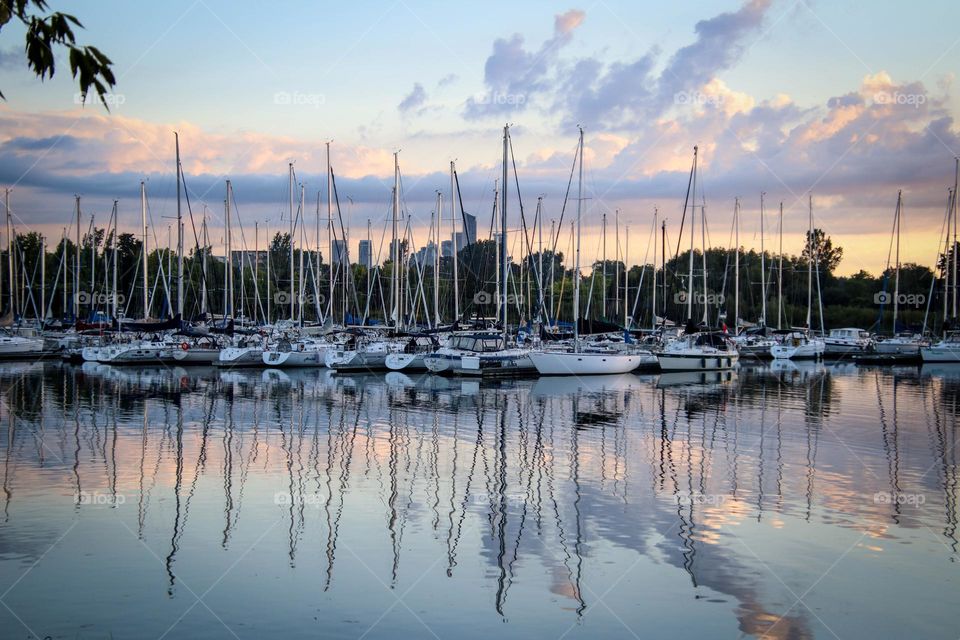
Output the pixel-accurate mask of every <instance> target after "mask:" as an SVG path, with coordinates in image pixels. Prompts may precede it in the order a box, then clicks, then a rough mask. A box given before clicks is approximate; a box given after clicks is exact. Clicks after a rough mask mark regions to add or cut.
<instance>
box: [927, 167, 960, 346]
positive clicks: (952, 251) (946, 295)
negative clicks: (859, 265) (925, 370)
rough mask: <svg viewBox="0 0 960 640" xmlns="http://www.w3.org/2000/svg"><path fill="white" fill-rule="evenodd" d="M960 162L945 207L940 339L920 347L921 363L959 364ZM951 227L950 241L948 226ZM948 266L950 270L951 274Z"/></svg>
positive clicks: (955, 170)
mask: <svg viewBox="0 0 960 640" xmlns="http://www.w3.org/2000/svg"><path fill="white" fill-rule="evenodd" d="M958 179H960V159H957V160H956V165H955V169H954V179H953V189H952V190H951V192H950V200H949V203H948V206H947V220H946V245H945V250H944V252H943V276H944V277H943V326H944V333H943V338H942V339H941V340H940V341H939V342H937V343H935V344H932V345H930V346H924V347H920V357H921V358H922V359H923V362H924V363H928V362H955V363H960V331H957V330H956V329H955V328H954V329H953V330H950V327H951V322H950V321H951V315H952V320H953V323H954V325H953V326H954V327H955V326H956V321H957V294H958V291H960V287H958V286H957V284H958V282H957V278H958V270H960V266H958V265H960V252H958V251H957V246H960V245H958V244H957V224H958V221H957V213H958V212H957V188H958V186H960V184H958V182H960V180H958ZM951 224H952V225H953V240H952V241H951V239H950V225H951ZM951 263H953V270H952V273H951ZM951 288H952V289H953V291H952V293H953V296H952V300H953V313H952V314H951V313H950V302H951V295H950V294H951Z"/></svg>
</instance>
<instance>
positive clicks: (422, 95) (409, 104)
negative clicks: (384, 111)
mask: <svg viewBox="0 0 960 640" xmlns="http://www.w3.org/2000/svg"><path fill="white" fill-rule="evenodd" d="M426 102H427V92H426V90H425V89H424V88H423V85H422V84H420V83H419V82H415V83H414V84H413V89H411V90H410V93H408V94H407V95H406V97H404V99H403V100H401V101H400V104H398V105H397V109H398V110H399V111H400V113H404V114H406V113H409V112H411V111H419V110H420V109H421V108H422V107H423V105H424V104H425V103H426Z"/></svg>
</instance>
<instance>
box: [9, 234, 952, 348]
mask: <svg viewBox="0 0 960 640" xmlns="http://www.w3.org/2000/svg"><path fill="white" fill-rule="evenodd" d="M813 246H815V247H816V253H815V255H817V256H818V260H817V263H816V266H817V269H816V272H815V273H814V277H813V278H812V282H813V293H812V296H811V300H812V307H813V309H812V313H811V318H812V325H813V328H815V329H816V328H819V327H820V325H821V320H820V310H821V308H822V311H823V322H822V324H823V326H825V327H826V328H828V329H829V328H831V327H840V326H856V327H862V328H870V329H874V330H884V331H891V330H892V304H891V302H892V294H893V291H894V276H895V272H894V270H893V269H892V268H891V269H887V270H886V271H885V272H884V273H882V274H878V275H876V276H874V275H872V274H869V273H867V272H865V271H859V272H857V273H855V274H853V275H850V276H837V275H835V271H836V269H837V267H838V265H839V264H840V262H841V260H842V257H843V250H842V248H840V247H834V246H833V244H832V242H831V240H830V238H829V237H827V236H825V235H824V234H823V233H822V232H821V231H820V230H815V232H814V236H813ZM16 247H17V249H16V251H15V256H14V257H15V265H16V273H17V278H16V280H17V283H16V286H15V287H14V292H13V293H14V295H13V296H12V300H13V302H14V309H15V311H16V313H17V314H18V315H21V316H24V317H28V318H29V317H35V316H36V315H41V312H40V311H39V308H40V301H41V297H40V282H41V267H40V264H41V263H40V260H39V257H40V254H41V237H40V235H39V234H37V233H27V234H20V235H18V236H17V237H16ZM114 247H116V262H117V269H116V270H117V291H118V293H119V296H118V297H119V300H120V305H119V306H120V311H121V312H123V313H125V314H126V315H128V316H132V317H139V316H141V315H142V314H143V300H144V297H143V275H142V266H141V265H142V252H141V250H142V242H141V240H140V239H139V238H137V237H136V236H134V235H133V234H129V233H121V234H119V236H117V237H116V242H114V236H113V234H109V235H108V234H106V232H105V231H104V230H103V229H95V230H93V231H92V232H90V233H88V234H86V235H85V236H83V237H82V239H81V243H80V270H79V273H78V272H77V269H76V256H77V245H76V243H75V242H73V241H71V240H70V239H64V240H61V241H60V242H59V243H58V244H56V245H54V246H48V247H47V251H46V253H45V255H44V266H45V272H46V288H45V291H44V293H45V295H44V300H45V305H46V307H47V309H46V313H43V315H45V317H47V318H70V319H72V318H76V317H79V318H90V317H91V316H92V315H93V314H94V313H96V312H104V313H106V314H108V315H109V314H111V313H112V307H111V305H112V299H113V298H112V293H113V262H114ZM401 251H402V255H405V256H409V251H408V250H407V246H406V244H405V243H402V244H401ZM808 254H810V252H809V251H808V250H805V251H804V252H803V253H802V254H801V255H800V256H793V255H784V256H783V258H782V261H781V259H780V258H779V256H777V255H776V254H773V253H770V252H767V253H766V254H765V256H763V257H762V258H761V255H760V253H759V252H758V251H756V250H753V249H751V250H746V249H740V252H739V263H740V264H739V313H740V318H741V319H743V320H744V321H747V322H751V323H756V322H758V321H760V319H761V317H762V316H763V308H764V301H765V302H766V324H767V325H768V326H772V327H777V326H782V327H784V328H786V327H791V326H793V327H797V326H804V325H805V324H806V320H807V301H808V276H809V272H808V266H809V265H810V259H809V257H808ZM497 255H498V254H497V247H496V245H495V243H494V242H493V241H489V240H486V241H479V242H475V243H472V244H470V245H468V246H466V247H464V248H463V249H462V250H461V251H460V252H459V253H458V260H457V262H458V264H457V276H458V278H457V280H456V282H457V284H458V287H456V288H457V289H458V292H459V305H458V307H459V311H460V315H461V317H462V318H465V319H471V318H478V317H486V318H493V317H495V316H496V313H497V293H498V291H499V288H498V282H502V277H503V274H502V273H500V272H499V269H498V262H497ZM204 256H205V257H206V271H205V273H206V275H204V266H203V265H204ZM268 256H269V257H268ZM233 258H234V259H233V263H234V264H233V274H232V275H233V291H234V297H233V300H232V302H231V301H229V300H227V299H226V298H227V296H226V291H227V265H226V264H225V261H224V259H223V257H222V256H219V257H217V256H213V254H212V248H211V247H205V248H204V247H201V248H199V249H198V248H197V247H193V248H192V249H189V250H187V251H186V252H185V256H184V264H183V271H184V292H183V295H184V316H185V317H186V318H188V319H189V318H193V317H196V316H197V315H199V314H200V312H201V307H202V304H203V302H204V300H203V294H202V292H203V291H204V289H205V290H206V309H207V311H208V312H209V313H211V314H213V315H216V316H222V315H223V314H224V313H225V311H227V312H230V313H231V315H234V316H236V317H240V316H243V317H247V318H250V319H257V320H259V321H263V320H265V318H266V317H267V316H268V314H269V318H270V319H271V320H277V319H280V318H288V317H289V316H290V299H291V297H292V296H293V292H294V291H302V293H303V294H304V304H303V310H302V317H303V319H304V320H305V321H315V320H317V319H318V318H319V317H322V316H325V315H326V314H327V312H328V311H330V312H332V314H333V317H334V319H336V320H338V321H339V320H341V319H343V318H346V319H347V320H348V321H350V322H358V321H359V320H360V319H361V318H363V317H364V316H366V317H367V318H372V319H376V320H379V321H389V316H390V311H389V310H390V309H391V308H392V298H391V286H392V282H393V269H394V264H393V261H392V260H390V259H387V260H386V261H385V262H384V264H383V265H382V266H379V267H377V266H374V267H373V269H372V270H370V271H368V270H367V268H366V267H365V266H364V265H360V264H352V265H349V272H348V274H346V275H347V277H344V274H343V273H342V272H341V270H342V267H341V266H339V265H334V273H335V276H336V287H335V288H334V289H333V291H332V292H331V290H330V285H329V282H330V265H329V264H328V263H326V262H325V261H324V259H323V256H321V255H319V254H318V253H317V252H315V251H305V252H303V255H302V256H301V252H300V250H298V249H296V248H294V251H293V265H294V278H293V280H294V281H293V282H292V281H291V270H290V262H291V255H290V236H289V234H285V233H277V234H276V235H275V236H274V237H273V238H272V239H271V240H270V243H269V246H268V248H266V249H264V250H261V251H260V252H259V253H255V252H253V251H245V252H241V251H235V252H234V256H233ZM2 259H3V267H4V269H3V271H4V273H3V275H4V277H3V287H2V291H0V294H2V299H3V305H2V306H3V309H4V312H7V311H8V310H9V306H10V305H9V301H10V300H11V295H10V283H9V282H8V280H9V278H8V277H7V251H6V250H4V251H3V252H2ZM268 262H269V267H268ZM569 262H570V261H569V260H567V259H566V258H565V256H564V254H563V253H560V252H557V253H553V252H550V251H545V252H544V254H543V256H541V255H540V254H537V253H534V254H533V255H530V256H528V257H526V258H525V259H516V260H512V261H511V263H510V276H509V284H508V291H507V294H508V310H509V321H510V322H511V323H512V324H513V323H517V322H518V321H519V322H528V321H530V320H531V319H533V318H536V317H538V316H540V317H543V316H546V317H549V318H551V319H554V318H558V319H559V320H560V321H570V320H572V319H573V318H574V312H573V283H574V273H573V269H572V268H571V267H572V265H571V264H569ZM407 264H408V268H407V270H406V273H405V274H402V275H405V277H404V278H402V279H401V282H402V283H403V287H402V289H403V299H404V302H405V304H404V308H406V309H413V314H412V319H413V320H414V321H415V322H418V323H421V324H426V323H427V322H428V319H429V322H432V321H433V315H434V311H433V305H434V287H438V289H437V300H438V302H439V304H438V306H439V312H440V316H441V319H442V321H443V322H452V320H453V316H454V308H455V305H454V289H455V287H454V265H453V259H452V258H450V257H444V258H441V259H440V273H439V277H438V278H437V277H435V276H434V273H433V270H434V265H433V263H432V262H428V263H427V264H419V263H417V262H416V261H415V260H412V259H411V260H408V261H407ZM705 264H706V293H707V295H703V292H704V285H703V276H704V256H703V254H702V252H700V251H699V250H695V251H694V256H693V274H694V291H695V296H694V304H693V318H694V320H696V321H699V320H701V318H702V317H703V313H704V307H706V310H707V318H708V323H709V324H710V325H712V326H719V325H720V324H721V323H726V324H727V325H728V326H732V324H733V317H734V306H735V303H734V300H735V295H734V293H735V289H736V285H735V282H736V281H737V279H736V278H735V277H734V274H735V266H734V265H735V253H734V252H733V251H731V250H726V249H709V250H708V251H707V252H706V260H705ZM940 264H941V265H942V264H943V256H941V257H940ZM301 265H303V268H302V270H301ZM689 266H690V253H689V251H684V252H681V253H680V254H679V255H676V256H673V255H671V256H670V258H669V259H668V260H667V262H666V264H665V265H663V264H658V265H652V264H647V265H643V266H641V265H633V266H631V267H630V268H629V269H625V266H624V264H623V262H621V261H616V260H608V261H607V262H606V264H604V263H603V262H599V261H598V262H595V263H593V264H592V265H587V268H585V269H584V273H585V275H584V276H583V280H582V281H581V298H580V304H581V306H580V315H581V316H584V317H589V318H591V319H598V320H607V321H610V322H614V323H617V324H621V325H622V324H623V323H624V318H625V317H627V318H629V319H632V324H633V326H639V327H649V326H652V324H653V304H654V296H656V314H657V316H658V317H667V318H669V319H671V320H673V321H675V322H678V323H683V322H685V321H686V318H687V304H686V300H685V299H684V298H683V296H684V295H685V293H686V290H687V286H688V282H687V280H688V277H687V276H688V271H689ZM591 267H592V268H591ZM604 267H606V269H604ZM147 269H148V287H147V301H148V312H149V315H150V316H152V317H165V316H168V315H172V313H173V312H175V310H176V301H177V297H178V292H177V289H176V287H177V281H178V278H177V256H176V252H175V251H173V250H171V249H168V248H161V249H155V250H153V251H150V252H149V255H148V259H147ZM268 271H269V273H268ZM604 274H605V275H604ZM78 279H79V288H78V287H77V284H76V282H77V280H78ZM818 282H819V290H818V286H817V283H818ZM655 283H656V287H657V291H656V294H654V291H653V287H654V284H655ZM541 291H542V293H541ZM899 293H900V300H901V304H900V308H899V313H898V324H899V325H900V326H901V328H907V327H912V328H919V327H921V326H922V324H923V321H924V316H925V313H926V312H927V309H928V307H929V309H930V311H931V315H930V318H929V320H928V326H929V327H931V328H935V327H938V326H939V324H938V321H937V320H935V319H937V318H939V319H940V320H942V317H940V316H938V312H940V311H941V310H942V304H943V303H942V296H943V286H942V282H941V281H940V280H938V279H937V278H936V276H935V274H934V272H933V271H932V270H931V269H930V268H929V267H926V266H923V265H917V264H912V263H910V264H904V265H902V266H901V269H900V283H899ZM78 294H79V295H78ZM331 294H332V298H331ZM538 311H539V313H538ZM881 312H882V313H881ZM295 314H296V315H297V316H300V314H301V311H300V310H299V307H297V308H296V309H295ZM408 319H409V318H408Z"/></svg>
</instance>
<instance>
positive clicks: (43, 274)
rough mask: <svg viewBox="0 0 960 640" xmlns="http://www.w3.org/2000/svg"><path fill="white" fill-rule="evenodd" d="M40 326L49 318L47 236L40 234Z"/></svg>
mask: <svg viewBox="0 0 960 640" xmlns="http://www.w3.org/2000/svg"><path fill="white" fill-rule="evenodd" d="M38 315H39V316H40V328H41V329H42V328H43V322H44V320H46V319H47V237H46V236H45V235H41V236H40V311H39V314H38Z"/></svg>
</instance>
